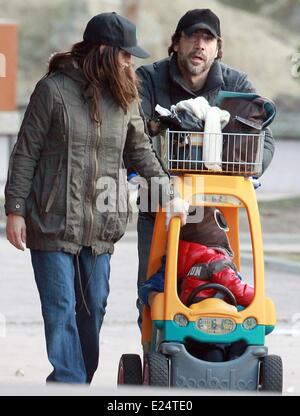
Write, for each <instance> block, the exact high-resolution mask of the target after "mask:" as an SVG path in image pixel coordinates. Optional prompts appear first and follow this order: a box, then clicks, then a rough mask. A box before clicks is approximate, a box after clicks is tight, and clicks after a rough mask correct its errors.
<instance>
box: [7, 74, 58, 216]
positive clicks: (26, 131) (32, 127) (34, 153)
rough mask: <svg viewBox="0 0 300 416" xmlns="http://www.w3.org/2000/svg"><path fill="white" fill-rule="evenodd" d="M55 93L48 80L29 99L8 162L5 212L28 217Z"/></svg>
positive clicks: (40, 82)
mask: <svg viewBox="0 0 300 416" xmlns="http://www.w3.org/2000/svg"><path fill="white" fill-rule="evenodd" d="M52 109H53V94H52V90H51V88H50V86H49V81H48V80H47V79H42V80H41V81H39V82H38V83H37V85H36V87H35V90H34V92H33V93H32V95H31V97H30V102H29V105H28V107H27V109H26V112H25V115H24V119H23V122H22V125H21V128H20V131H19V134H18V139H17V142H16V144H15V146H14V149H13V151H12V154H11V156H10V161H9V169H8V177H7V183H6V187H5V212H6V214H7V215H8V214H10V213H14V214H18V215H22V216H24V217H25V212H26V211H25V203H26V199H27V197H28V195H29V194H30V191H31V186H32V179H33V177H34V172H35V169H36V166H37V164H38V161H39V158H40V154H41V150H42V148H43V145H44V142H45V140H46V136H47V133H48V130H49V127H50V124H51V115H52Z"/></svg>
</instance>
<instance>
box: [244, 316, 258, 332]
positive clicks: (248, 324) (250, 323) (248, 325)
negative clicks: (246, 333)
mask: <svg viewBox="0 0 300 416" xmlns="http://www.w3.org/2000/svg"><path fill="white" fill-rule="evenodd" d="M256 325H257V320H256V319H255V318H253V317H251V318H247V319H245V320H244V322H243V327H244V328H245V329H247V330H250V329H253V328H255V327H256Z"/></svg>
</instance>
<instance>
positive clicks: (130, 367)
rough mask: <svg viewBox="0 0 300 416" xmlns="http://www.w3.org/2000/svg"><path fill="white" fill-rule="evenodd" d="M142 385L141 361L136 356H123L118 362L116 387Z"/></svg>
mask: <svg viewBox="0 0 300 416" xmlns="http://www.w3.org/2000/svg"><path fill="white" fill-rule="evenodd" d="M142 383H143V370H142V361H141V358H140V356H139V355H138V354H123V355H122V357H121V358H120V361H119V368H118V385H119V386H120V385H123V384H131V385H141V384H142Z"/></svg>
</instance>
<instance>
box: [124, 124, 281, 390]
mask: <svg viewBox="0 0 300 416" xmlns="http://www.w3.org/2000/svg"><path fill="white" fill-rule="evenodd" d="M221 136H222V137H221V139H222V140H221V142H222V146H223V157H222V158H221V159H220V158H219V153H218V155H217V157H215V160H212V159H210V161H209V163H207V162H208V161H207V160H205V159H204V158H203V142H204V140H207V137H206V138H205V137H204V134H203V133H199V132H196V133H193V132H181V131H180V132H179V131H168V132H167V140H168V145H167V149H168V169H169V171H170V172H171V173H174V174H176V175H177V176H176V181H175V185H176V189H177V191H178V192H179V193H180V196H181V197H182V198H184V199H186V200H187V201H189V202H190V204H192V205H193V206H212V207H217V208H218V209H219V210H220V211H221V212H222V213H223V215H224V216H225V218H226V221H227V223H228V225H229V235H228V237H229V240H230V244H231V247H232V248H233V252H234V253H235V257H234V262H235V265H236V266H237V269H238V270H239V269H240V247H239V210H241V209H244V210H246V213H247V217H248V222H249V230H250V234H251V240H252V252H253V271H254V288H255V295H254V298H253V300H252V302H251V304H250V305H249V306H248V307H246V308H245V309H242V310H241V308H239V306H238V305H237V302H236V299H235V297H234V295H233V294H232V293H231V292H230V291H229V289H227V288H226V287H225V286H222V285H215V284H213V283H208V284H205V287H201V286H200V288H199V289H198V291H197V293H194V295H195V296H196V295H198V294H199V292H200V291H201V290H203V289H208V288H211V289H215V290H217V291H218V292H221V293H222V294H223V295H225V296H226V301H225V300H224V299H221V298H218V297H213V298H205V299H204V300H202V301H200V302H197V303H193V304H191V305H190V306H189V307H188V306H187V305H184V304H183V303H182V302H181V301H180V299H179V297H178V294H177V262H178V244H179V233H180V220H179V218H173V219H172V221H171V225H170V227H169V231H168V232H167V231H166V230H165V226H164V215H165V214H164V212H162V211H160V212H159V213H157V215H156V221H155V227H154V232H153V238H152V245H151V251H150V258H149V264H148V273H147V275H148V277H149V276H151V275H153V273H155V272H156V271H157V270H158V268H159V267H160V264H161V259H162V257H163V256H164V255H166V253H167V255H166V270H165V286H164V292H163V293H157V294H156V295H155V296H154V297H153V300H152V302H151V306H150V307H147V306H146V307H145V308H144V316H143V324H142V345H143V349H144V357H143V365H142V362H141V359H140V356H139V355H136V354H123V355H122V357H121V359H120V362H119V372H118V384H119V385H121V384H144V385H151V386H166V387H180V388H193V389H197V388H199V389H214V390H235V391H268V392H277V393H280V392H281V391H282V361H281V358H280V357H279V356H276V355H268V348H267V347H266V346H265V336H266V335H267V334H269V333H270V332H271V331H272V330H273V329H274V326H275V323H276V312H275V306H274V304H273V302H272V300H271V299H270V298H268V297H266V294H265V286H264V257H263V243H262V232H261V225H260V217H259V211H258V205H257V201H256V195H255V190H254V186H253V181H252V180H251V177H253V176H257V175H259V174H260V173H261V171H262V158H263V148H264V132H263V131H262V132H260V133H258V134H251V135H249V134H230V133H228V134H224V133H222V134H221ZM214 142H216V140H214ZM228 143H230V146H229V145H228ZM224 148H226V152H225V155H224ZM238 149H243V152H244V156H243V157H241V151H240V152H239V150H238ZM216 150H217V149H216ZM218 152H219V151H218ZM245 155H246V156H245ZM211 162H212V163H211ZM207 166H208V167H210V166H213V169H212V170H210V169H209V168H207ZM216 166H217V168H216ZM180 175H181V176H180ZM191 340H192V342H193V344H194V345H196V346H197V345H199V346H200V345H202V344H203V343H205V344H214V345H215V344H219V343H221V344H228V345H229V344H232V343H235V342H239V341H243V342H244V344H245V349H244V351H243V352H242V353H241V355H239V356H238V357H237V358H234V359H231V360H228V361H223V362H210V361H204V360H203V359H200V358H199V357H198V356H197V354H195V353H194V352H193V351H192V350H191V348H189V342H190V341H191Z"/></svg>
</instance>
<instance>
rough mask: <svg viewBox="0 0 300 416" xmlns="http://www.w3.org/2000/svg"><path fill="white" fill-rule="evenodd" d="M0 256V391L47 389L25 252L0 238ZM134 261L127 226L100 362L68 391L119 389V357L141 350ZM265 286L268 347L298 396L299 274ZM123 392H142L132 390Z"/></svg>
mask: <svg viewBox="0 0 300 416" xmlns="http://www.w3.org/2000/svg"><path fill="white" fill-rule="evenodd" d="M0 256H1V262H0V287H1V291H0V395H1V394H31V395H35V394H45V391H46V390H45V388H44V380H45V377H46V376H47V374H48V373H49V372H50V371H51V367H50V365H49V364H48V361H47V358H46V350H45V342H44V333H43V326H42V321H41V314H40V306H39V299H38V295H37V290H36V288H35V284H34V281H33V276H32V271H31V265H30V260H29V252H28V250H27V251H26V252H25V253H21V252H18V251H16V250H15V249H14V248H13V247H12V246H10V245H9V244H8V243H7V242H6V241H5V239H4V238H1V237H0ZM136 264H137V258H136V240H135V233H134V232H132V231H131V232H129V233H128V234H127V235H126V236H125V237H124V239H123V240H121V242H120V243H119V244H117V246H116V252H115V255H114V256H113V257H112V274H111V295H110V297H109V303H108V309H107V314H106V319H105V324H104V326H103V330H102V334H101V353H100V354H101V357H100V366H99V369H98V371H97V373H96V375H95V378H94V381H93V385H92V388H91V389H90V390H87V389H85V388H83V389H75V390H72V389H71V390H67V394H102V395H111V394H120V389H119V390H116V375H117V366H118V360H119V357H120V356H121V354H123V353H130V352H132V353H140V352H141V348H140V344H139V332H138V329H137V326H136V324H135V319H136V310H135V280H136ZM243 274H244V276H250V274H251V271H250V269H249V268H248V267H244V268H243ZM266 287H267V293H268V295H269V296H271V297H272V298H273V299H274V301H275V303H276V307H277V315H278V326H277V328H276V331H275V332H274V333H273V334H271V335H270V336H269V337H268V338H267V345H268V346H269V352H270V353H272V354H279V355H281V356H282V358H283V361H284V392H285V394H297V395H299V394H300V360H299V347H300V303H299V291H300V276H298V275H296V274H291V273H286V272H285V273H283V272H278V271H277V272H276V271H274V270H272V271H270V270H267V271H266ZM1 319H2V324H1ZM4 321H5V322H6V325H4ZM51 392H52V394H59V392H61V390H59V391H57V390H55V393H53V389H52V390H49V388H48V389H47V393H46V394H51ZM126 394H127V395H132V394H133V395H135V394H145V393H144V391H143V392H142V393H141V392H140V391H139V390H136V389H134V390H128V392H127V391H126ZM160 394H164V392H160Z"/></svg>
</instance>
